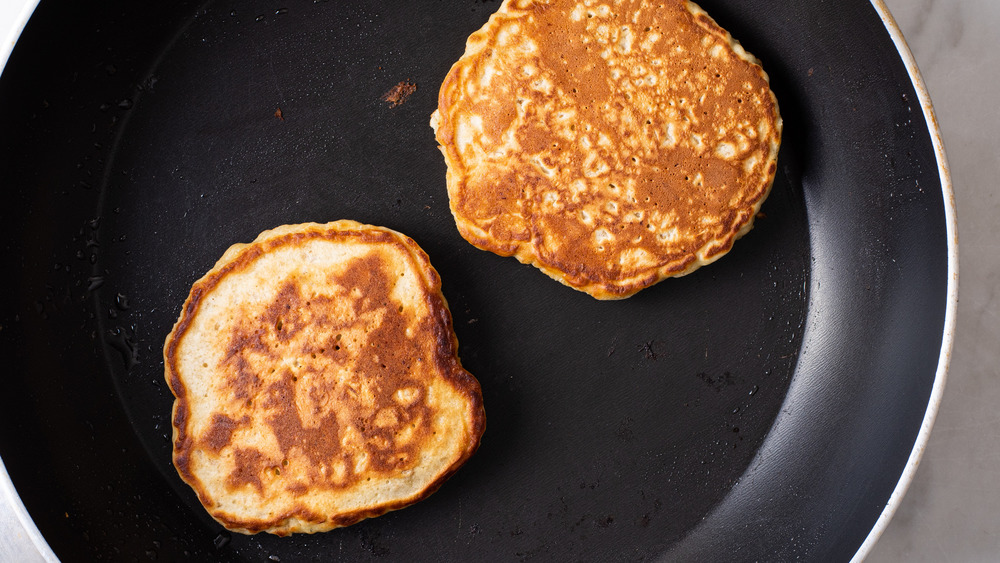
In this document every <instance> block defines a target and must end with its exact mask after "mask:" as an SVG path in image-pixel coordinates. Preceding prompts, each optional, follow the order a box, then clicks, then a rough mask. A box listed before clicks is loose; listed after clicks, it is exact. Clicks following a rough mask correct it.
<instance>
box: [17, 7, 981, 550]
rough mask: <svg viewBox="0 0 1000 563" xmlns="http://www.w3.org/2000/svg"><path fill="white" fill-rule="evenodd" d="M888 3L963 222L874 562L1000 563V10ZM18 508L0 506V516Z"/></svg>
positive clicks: (21, 542)
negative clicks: (924, 408) (904, 467)
mask: <svg viewBox="0 0 1000 563" xmlns="http://www.w3.org/2000/svg"><path fill="white" fill-rule="evenodd" d="M29 3H30V0H2V1H0V4H3V5H2V6H0V38H7V37H9V35H8V32H9V31H10V30H11V29H12V26H13V25H14V22H16V21H17V14H18V13H19V12H20V10H21V7H22V6H26V5H28V4H29ZM885 3H886V4H887V5H888V7H889V9H890V11H891V12H892V15H893V17H894V18H895V19H896V22H897V23H898V25H899V27H900V28H901V29H902V31H903V35H904V36H905V38H906V41H907V43H908V44H909V46H910V49H911V50H912V52H913V54H914V57H915V58H916V60H917V64H918V66H919V68H920V71H921V74H922V75H923V78H924V81H925V83H926V86H927V89H928V90H929V92H930V95H931V99H932V101H933V104H934V109H935V112H936V114H937V118H938V121H939V123H940V127H941V135H942V138H943V140H944V145H945V149H946V151H947V154H948V161H949V164H950V168H951V177H952V182H953V185H954V192H955V199H956V207H957V214H958V231H959V248H960V282H959V296H960V302H959V307H958V324H957V329H956V334H955V344H954V350H953V354H952V360H951V368H950V370H949V374H948V383H947V387H946V389H945V393H944V398H943V400H942V403H941V406H940V411H939V412H938V416H937V421H936V423H935V425H934V430H933V432H932V433H931V436H930V440H929V442H928V444H927V447H926V450H925V453H924V456H923V458H922V461H921V463H920V466H919V467H918V469H917V471H916V474H915V477H914V480H913V482H912V483H911V485H910V487H909V490H908V492H907V494H906V496H905V497H904V498H903V500H902V503H901V504H900V505H899V508H898V510H897V511H896V514H895V517H894V518H893V519H892V521H891V522H890V523H889V525H888V527H887V528H886V530H885V532H884V533H883V534H882V537H881V538H880V540H879V541H878V543H877V544H876V545H875V547H874V548H873V549H872V550H871V552H870V553H869V556H868V559H867V561H869V562H872V563H883V562H890V561H907V562H914V563H920V562H941V561H962V562H977V561H997V560H1000V486H998V485H997V481H998V479H1000V449H998V448H996V447H995V442H994V439H995V438H997V437H1000V414H998V408H997V407H998V405H1000V220H997V217H1000V188H998V186H997V182H998V178H1000V151H998V149H997V148H996V144H995V143H996V141H995V139H996V135H997V133H996V132H997V131H1000V103H998V100H1000V34H998V33H997V31H996V30H997V29H1000V2H997V1H996V0H885ZM8 46H9V44H8ZM0 52H2V51H0ZM0 62H2V60H0ZM0 471H2V467H0ZM0 493H6V491H0ZM10 502H11V499H10V498H8V497H7V496H6V495H5V494H0V505H7V504H9V503H10ZM14 502H16V500H14ZM9 512H10V511H9V510H7V509H6V506H0V537H2V538H3V540H4V541H0V561H8V560H10V561H13V560H18V561H43V560H44V558H43V557H42V555H40V554H38V553H37V551H35V550H33V548H32V546H31V541H30V534H29V533H28V532H26V531H25V529H24V528H23V527H21V525H20V523H19V522H18V521H17V519H16V518H14V517H13V516H12V515H11V514H10V513H9Z"/></svg>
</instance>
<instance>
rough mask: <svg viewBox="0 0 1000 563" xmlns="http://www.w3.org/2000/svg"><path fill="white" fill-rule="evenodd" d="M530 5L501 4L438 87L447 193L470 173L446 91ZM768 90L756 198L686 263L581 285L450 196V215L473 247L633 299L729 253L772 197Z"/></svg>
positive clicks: (739, 51) (695, 10) (521, 1)
mask: <svg viewBox="0 0 1000 563" xmlns="http://www.w3.org/2000/svg"><path fill="white" fill-rule="evenodd" d="M533 3H537V2H534V1H533V0H504V1H503V3H502V4H501V6H500V8H499V9H498V10H497V11H496V12H495V13H493V14H492V15H491V16H490V19H489V21H488V22H487V23H486V24H485V25H484V26H483V27H482V28H480V29H479V30H477V31H476V32H474V33H472V34H471V35H470V36H469V38H468V40H467V41H466V49H465V53H464V54H463V55H462V57H461V58H460V59H459V60H458V61H456V62H455V63H454V65H453V66H452V68H451V70H450V71H449V73H448V78H447V79H446V80H445V82H444V83H443V84H442V86H441V90H440V94H439V104H438V109H437V110H435V111H434V112H433V114H432V115H431V120H430V124H431V127H432V128H433V129H434V131H435V133H436V136H437V140H438V142H439V149H440V150H441V152H442V153H443V155H444V158H445V163H446V165H447V172H446V183H447V186H448V192H449V195H451V194H453V193H456V190H459V189H460V188H461V186H462V183H463V182H464V181H465V179H466V177H467V176H468V170H467V169H466V168H465V166H464V163H463V161H462V158H461V156H460V154H459V152H458V150H457V149H456V148H455V146H454V142H453V138H452V134H453V133H452V132H451V131H450V128H451V127H452V124H451V123H448V121H449V120H450V118H449V117H446V116H444V115H442V112H441V108H444V107H448V106H449V105H450V101H449V98H450V96H452V95H454V94H452V93H451V92H450V90H451V89H453V88H455V87H456V85H455V84H454V82H455V81H461V78H460V75H461V72H460V70H461V69H463V68H464V67H467V66H469V64H470V62H471V61H473V60H475V59H476V58H477V57H479V56H480V55H481V54H482V52H483V51H484V50H485V49H487V48H492V47H491V40H492V39H493V37H492V33H493V32H492V30H493V29H494V28H497V27H498V26H500V25H501V24H503V23H506V22H508V21H515V20H517V19H518V18H520V17H523V16H524V15H525V14H526V12H525V11H524V10H523V9H522V8H521V7H520V6H530V5H531V4H533ZM684 5H685V7H686V8H687V10H688V11H689V12H690V13H691V15H692V17H693V20H694V22H696V24H697V25H698V26H700V27H701V28H702V29H703V30H704V31H705V32H707V33H709V34H711V35H713V36H715V37H717V38H719V39H721V40H722V41H724V42H725V43H726V44H728V45H729V47H730V49H731V51H732V53H733V54H734V55H735V56H736V57H738V58H739V59H742V60H743V61H745V62H747V63H750V64H751V65H754V67H755V70H756V71H757V72H758V73H759V75H760V76H761V78H763V79H764V81H765V82H770V80H769V77H768V75H767V73H766V72H765V71H764V70H763V68H762V67H761V63H760V61H759V60H758V59H757V58H756V57H754V56H753V55H752V54H750V53H749V52H747V51H746V50H745V49H744V48H743V46H742V45H741V44H740V43H739V41H737V40H736V39H734V38H733V36H732V35H731V34H730V33H729V32H728V31H726V30H725V29H723V28H722V27H721V26H719V25H718V24H717V23H716V22H715V20H714V19H712V18H711V16H709V14H708V13H707V12H705V10H703V9H702V8H701V7H700V6H698V5H697V4H695V3H694V2H690V1H685V2H684ZM768 92H769V94H770V98H771V101H772V103H773V104H774V123H773V127H774V135H773V138H772V140H771V143H770V150H769V152H768V153H767V154H766V155H765V159H764V162H763V164H762V168H763V170H764V171H765V173H764V177H763V178H762V180H763V181H762V182H761V186H760V189H759V192H758V193H759V195H758V197H757V198H756V199H755V200H753V201H752V202H750V206H749V207H747V208H744V209H740V210H738V220H737V221H735V222H734V223H733V224H732V228H731V229H730V230H729V232H728V233H725V235H724V236H721V237H717V238H715V239H712V240H709V241H707V242H706V243H705V244H704V245H703V246H702V247H701V248H699V249H697V250H696V251H695V252H694V253H692V256H690V257H689V258H688V259H687V260H684V261H683V262H682V263H678V262H677V261H670V262H668V263H665V264H662V265H660V266H658V267H654V268H647V269H643V270H638V271H636V272H635V273H634V274H633V275H631V276H628V277H625V278H622V279H618V280H616V281H615V282H614V283H605V282H601V281H596V282H594V281H590V282H588V281H584V282H581V281H579V280H570V279H568V276H567V274H566V272H564V271H563V270H561V269H559V268H557V267H554V266H552V265H549V264H546V263H544V262H543V261H542V260H541V259H540V257H539V255H538V252H537V250H536V249H535V248H534V247H533V241H531V240H528V241H504V243H502V244H501V245H500V246H501V247H499V248H498V243H497V241H496V239H494V238H493V237H492V236H491V235H490V234H489V233H487V232H486V231H484V230H483V229H482V228H480V227H479V226H477V225H475V224H474V223H473V222H472V221H467V220H464V218H463V217H461V216H460V214H459V213H458V212H457V210H456V208H455V205H454V199H453V198H449V199H450V202H451V210H452V214H453V216H454V218H455V220H456V223H457V226H458V229H459V231H460V233H461V235H462V236H463V238H465V239H466V240H467V241H468V242H470V243H471V244H472V245H473V246H476V247H477V248H480V249H482V250H488V251H491V252H494V253H496V254H499V255H501V256H514V257H515V258H517V259H518V260H519V261H520V262H522V263H524V264H529V265H532V266H535V267H536V268H538V269H539V270H541V271H542V272H544V273H545V274H546V275H548V276H550V277H552V278H553V279H555V280H557V281H559V282H560V283H563V284H565V285H567V286H569V287H572V288H574V289H577V290H579V291H583V292H585V293H588V294H590V295H592V296H593V297H595V298H597V299H602V300H614V299H624V298H627V297H630V296H631V295H634V294H635V293H636V292H638V291H640V290H641V289H644V288H646V287H649V286H651V285H654V284H656V283H659V282H660V281H662V280H664V279H666V278H669V277H680V276H683V275H686V274H689V273H691V272H693V271H695V270H697V269H698V268H700V267H701V266H704V265H706V264H710V263H712V262H714V261H716V260H718V259H719V258H721V257H722V256H723V255H725V254H726V253H728V252H729V250H730V249H731V248H732V246H733V243H734V241H735V240H736V239H738V238H740V237H742V236H743V235H745V234H746V233H748V232H749V231H750V230H751V229H752V228H753V223H754V219H755V217H756V215H757V214H758V213H759V211H760V207H761V205H762V204H763V202H764V200H765V199H766V198H767V196H768V195H769V194H770V191H771V188H772V186H773V182H774V177H775V173H776V170H777V167H776V162H777V158H778V150H779V148H780V142H781V133H782V126H783V122H782V118H781V115H780V112H779V111H778V102H777V99H776V98H775V95H774V92H773V91H771V90H770V89H769V90H768ZM445 129H448V130H445Z"/></svg>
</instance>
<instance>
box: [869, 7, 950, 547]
mask: <svg viewBox="0 0 1000 563" xmlns="http://www.w3.org/2000/svg"><path fill="white" fill-rule="evenodd" d="M870 1H871V4H872V7H874V8H875V11H876V12H877V13H878V16H879V18H880V19H881V20H882V24H883V25H884V26H885V29H886V31H888V32H889V37H890V38H891V39H892V43H893V45H895V46H896V51H897V52H898V53H899V57H900V59H902V61H903V65H904V66H905V67H906V73H907V74H908V75H909V77H910V82H911V83H912V84H913V89H914V91H916V93H917V100H918V101H919V102H920V108H921V110H922V112H923V115H924V120H925V121H926V123H927V132H928V134H929V135H930V138H931V144H932V146H933V147H934V156H935V158H936V160H937V165H938V166H937V167H938V176H939V179H940V182H941V195H942V196H943V197H942V199H943V202H944V217H945V232H946V236H947V239H948V240H947V244H948V291H947V303H946V304H945V313H944V327H943V330H942V335H941V352H940V354H939V356H938V364H937V370H936V372H935V376H934V385H933V386H932V387H931V394H930V397H929V398H928V400H927V410H926V411H924V418H923V420H922V421H921V423H920V430H919V431H918V433H917V439H916V440H915V441H914V443H913V448H912V449H911V450H910V455H909V457H908V458H907V460H906V465H905V466H904V467H903V471H902V472H901V473H900V476H899V480H898V481H897V482H896V486H895V487H894V488H893V491H892V493H891V494H890V495H889V499H888V500H887V501H886V503H885V507H884V508H883V509H882V513H881V514H880V515H879V517H878V519H877V520H876V521H875V524H874V526H872V529H871V531H870V532H868V536H867V537H865V540H864V541H863V542H862V543H861V545H860V546H859V547H858V550H857V552H855V554H854V557H852V558H851V563H860V562H861V561H863V560H864V559H865V558H866V557H867V556H868V554H869V553H870V552H871V550H872V548H873V547H875V544H876V543H877V542H878V539H879V538H880V537H881V536H882V533H883V532H885V529H886V528H887V527H888V526H889V522H890V521H891V520H892V517H893V515H895V513H896V510H898V509H899V505H900V503H901V501H902V500H903V497H904V496H905V495H906V491H907V490H908V489H909V488H910V484H911V483H912V482H913V478H914V476H915V474H916V471H917V467H918V466H919V465H920V460H921V458H922V457H923V454H924V450H925V449H926V447H927V442H928V440H929V439H930V433H931V429H932V428H933V426H934V420H935V418H937V413H938V409H939V408H940V406H941V398H942V397H943V395H944V387H945V383H946V381H947V379H948V366H949V364H950V363H951V352H952V347H953V345H954V339H955V326H956V317H957V311H958V222H957V218H956V211H955V192H954V189H953V186H952V183H951V173H950V171H949V167H948V159H947V156H946V154H945V150H944V142H943V141H942V139H941V129H940V126H939V125H938V121H937V116H936V115H935V113H934V107H933V105H932V104H931V97H930V93H929V92H928V90H927V86H926V84H925V83H924V79H923V76H921V74H920V69H919V68H917V62H916V59H914V58H913V53H912V52H911V51H910V47H909V45H907V43H906V39H904V38H903V32H902V30H900V28H899V25H897V24H896V20H895V19H893V17H892V14H891V13H889V8H888V7H887V6H886V5H885V1H884V0H870Z"/></svg>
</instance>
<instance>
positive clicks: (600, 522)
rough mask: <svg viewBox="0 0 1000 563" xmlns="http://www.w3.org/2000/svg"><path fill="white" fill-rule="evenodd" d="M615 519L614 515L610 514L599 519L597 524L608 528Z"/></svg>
mask: <svg viewBox="0 0 1000 563" xmlns="http://www.w3.org/2000/svg"><path fill="white" fill-rule="evenodd" d="M614 521H615V518H614V516H611V515H608V516H605V517H604V518H603V519H601V520H598V521H597V526H598V527H599V528H607V527H608V526H610V525H611V524H613V523H614Z"/></svg>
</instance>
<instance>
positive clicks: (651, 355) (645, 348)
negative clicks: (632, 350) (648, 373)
mask: <svg viewBox="0 0 1000 563" xmlns="http://www.w3.org/2000/svg"><path fill="white" fill-rule="evenodd" d="M639 351H640V352H642V355H643V356H644V357H645V358H646V359H647V360H655V359H656V352H655V351H654V350H653V341H652V340H650V341H649V342H645V343H643V344H640V345H639Z"/></svg>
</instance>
